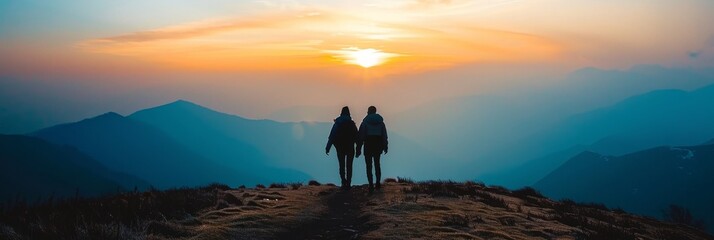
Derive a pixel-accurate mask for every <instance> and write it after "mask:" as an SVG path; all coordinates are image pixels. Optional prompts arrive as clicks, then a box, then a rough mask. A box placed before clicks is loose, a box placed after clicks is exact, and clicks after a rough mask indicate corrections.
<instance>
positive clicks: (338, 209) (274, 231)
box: [0, 181, 712, 240]
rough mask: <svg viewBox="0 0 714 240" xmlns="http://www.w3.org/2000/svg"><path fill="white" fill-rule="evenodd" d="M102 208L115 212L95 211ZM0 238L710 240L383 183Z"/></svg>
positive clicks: (148, 202) (223, 194)
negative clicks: (369, 187) (371, 188)
mask: <svg viewBox="0 0 714 240" xmlns="http://www.w3.org/2000/svg"><path fill="white" fill-rule="evenodd" d="M109 202H112V203H115V204H101V203H109ZM68 209H74V210H68ZM48 214H53V217H51V218H47V217H46V216H47V215H48ZM111 216H114V217H111ZM75 222H78V223H80V224H75ZM39 226H45V227H39ZM0 229H2V231H0V238H2V239H24V238H28V236H35V237H39V238H59V237H66V238H94V239H113V238H121V239H129V238H140V239H141V238H151V239H189V238H190V239H415V238H426V239H621V240H626V239H712V236H711V235H707V234H706V233H704V232H702V231H699V230H697V229H694V228H691V227H688V226H684V225H677V224H672V223H665V222H660V221H657V220H654V219H651V218H646V217H640V216H635V215H630V214H627V213H624V212H621V211H611V210H608V209H606V208H604V207H602V206H598V205H580V204H575V203H573V202H556V201H552V200H549V199H546V198H543V197H541V196H540V195H539V194H538V193H537V192H534V191H532V190H529V189H524V190H518V191H508V190H506V189H503V188H498V187H485V186H484V185H482V184H477V183H472V182H467V183H454V182H423V183H411V182H409V181H404V182H393V181H390V182H387V183H385V185H384V189H383V190H382V191H379V192H376V193H374V194H372V195H368V194H367V193H366V188H365V187H364V186H358V187H356V188H354V189H353V190H352V191H350V192H343V191H339V190H338V189H337V188H336V187H334V186H331V185H319V184H310V185H309V186H303V185H301V184H292V185H279V184H276V185H272V186H271V187H269V188H255V189H243V188H240V189H231V188H228V187H227V186H225V185H211V186H208V187H204V188H198V189H177V190H168V191H149V192H145V193H141V192H130V193H126V194H122V195H119V196H113V197H106V198H101V199H87V200H81V201H73V202H64V203H56V204H54V205H51V206H40V207H35V208H29V209H28V208H25V207H16V208H10V209H8V210H6V211H3V212H2V214H0Z"/></svg>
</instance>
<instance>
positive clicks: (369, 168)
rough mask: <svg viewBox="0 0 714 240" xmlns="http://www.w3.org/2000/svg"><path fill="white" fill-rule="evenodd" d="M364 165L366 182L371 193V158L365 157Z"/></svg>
mask: <svg viewBox="0 0 714 240" xmlns="http://www.w3.org/2000/svg"><path fill="white" fill-rule="evenodd" d="M364 164H365V165H367V182H368V183H369V190H370V191H372V189H373V188H374V185H373V182H372V156H370V155H365V156H364Z"/></svg>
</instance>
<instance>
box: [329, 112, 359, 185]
mask: <svg viewBox="0 0 714 240" xmlns="http://www.w3.org/2000/svg"><path fill="white" fill-rule="evenodd" d="M356 142H357V126H355V122H354V121H352V117H351V116H350V109H349V108H348V107H343V108H342V112H341V113H340V116H339V117H337V118H336V119H335V124H333V125H332V130H331V131H330V136H329V137H328V138H327V146H326V147H325V154H327V155H330V148H332V145H333V144H334V145H335V150H337V161H338V162H339V165H340V178H342V189H344V190H349V189H350V187H351V185H352V161H353V160H354V156H355V143H356Z"/></svg>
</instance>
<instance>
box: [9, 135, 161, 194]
mask: <svg viewBox="0 0 714 240" xmlns="http://www.w3.org/2000/svg"><path fill="white" fill-rule="evenodd" d="M134 187H138V188H140V189H143V188H146V187H148V183H146V182H144V181H143V180H140V179H138V178H136V177H133V176H130V175H127V174H123V173H118V172H114V171H111V170H109V169H107V168H106V167H104V166H103V165H102V164H100V163H99V162H97V161H96V160H94V159H92V158H91V157H89V156H87V155H85V154H84V153H82V152H80V151H79V150H77V149H75V148H72V147H67V146H58V145H54V144H51V143H49V142H46V141H44V140H42V139H38V138H33V137H27V136H20V135H0V202H6V201H7V200H30V201H34V200H36V199H38V198H40V197H41V198H47V197H50V196H52V197H60V198H61V197H74V196H75V194H78V195H79V196H97V195H100V194H108V193H116V192H117V191H124V190H130V189H134Z"/></svg>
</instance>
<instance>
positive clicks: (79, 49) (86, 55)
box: [0, 0, 714, 124]
mask: <svg viewBox="0 0 714 240" xmlns="http://www.w3.org/2000/svg"><path fill="white" fill-rule="evenodd" d="M712 23H714V1H711V0H680V1H665V0H628V1H614V0H598V1H594V0H475V1H467V0H395V1H297V0H294V1H270V0H266V1H229V0H225V1H176V0H165V1H93V0H76V1H53V0H50V1H47V0H27V1H3V2H2V3H0V79H1V82H0V84H2V85H0V94H1V95H0V107H1V108H0V113H3V114H5V115H3V116H5V117H8V116H10V117H12V116H15V117H20V118H22V117H26V118H28V116H34V117H36V118H38V119H41V120H38V121H47V122H46V123H45V124H50V123H54V122H56V121H69V120H77V118H82V117H89V116H92V115H96V114H98V113H101V112H106V111H117V112H120V113H123V114H127V113H131V112H132V111H135V110H138V109H141V108H145V107H150V106H153V105H157V104H161V103H165V102H167V101H172V100H175V99H187V100H191V101H195V102H198V103H201V104H204V105H207V106H210V107H213V108H216V109H218V110H222V111H226V112H230V113H235V114H239V115H242V116H246V117H251V118H263V117H266V116H268V115H270V114H271V113H272V112H275V111H278V110H281V109H285V108H290V107H295V106H341V105H345V104H349V105H352V106H357V107H363V106H369V105H379V106H383V109H386V110H390V111H402V110H405V109H408V108H409V107H413V106H415V105H417V104H420V103H423V102H426V101H429V100H434V99H439V98H446V97H453V96H462V95H472V94H483V93H492V92H497V91H503V90H508V89H513V88H528V87H535V86H539V85H542V84H547V83H548V82H549V81H554V80H557V79H559V78H562V76H564V75H566V74H567V73H569V72H572V71H574V70H577V69H580V68H583V67H596V68H603V69H627V68H630V67H632V66H635V65H641V64H657V65H662V66H666V67H682V68H708V67H714V24H712ZM336 112H337V111H336ZM42 119H44V120H42ZM326 121H329V119H328V120H326Z"/></svg>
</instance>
